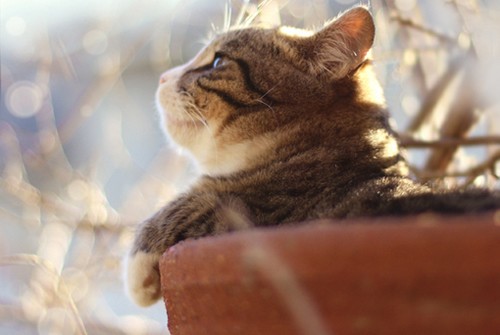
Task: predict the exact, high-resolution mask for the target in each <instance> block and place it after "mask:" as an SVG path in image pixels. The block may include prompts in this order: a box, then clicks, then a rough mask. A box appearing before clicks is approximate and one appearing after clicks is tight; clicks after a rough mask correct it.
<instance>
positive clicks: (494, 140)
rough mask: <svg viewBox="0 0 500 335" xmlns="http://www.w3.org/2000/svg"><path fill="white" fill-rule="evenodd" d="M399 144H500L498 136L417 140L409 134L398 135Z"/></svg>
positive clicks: (425, 145)
mask: <svg viewBox="0 0 500 335" xmlns="http://www.w3.org/2000/svg"><path fill="white" fill-rule="evenodd" d="M399 138H400V144H401V146H402V147H405V148H441V147H449V146H479V145H500V136H495V135H492V136H477V137H467V138H440V139H438V140H419V139H416V138H414V137H412V136H411V135H401V134H400V135H399Z"/></svg>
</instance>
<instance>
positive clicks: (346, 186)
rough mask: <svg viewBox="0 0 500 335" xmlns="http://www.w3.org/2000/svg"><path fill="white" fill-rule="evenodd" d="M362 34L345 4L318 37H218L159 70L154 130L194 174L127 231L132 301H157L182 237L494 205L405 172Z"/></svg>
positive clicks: (366, 35)
mask: <svg viewBox="0 0 500 335" xmlns="http://www.w3.org/2000/svg"><path fill="white" fill-rule="evenodd" d="M373 37H374V25H373V20H372V17H371V15H370V14H369V12H368V11H367V10H366V9H365V8H363V7H357V8H354V9H352V10H350V11H348V12H346V13H345V14H343V15H342V16H340V17H339V18H337V19H336V20H333V21H332V22H330V23H328V24H327V25H326V26H325V27H324V28H323V29H321V30H320V31H318V32H311V31H305V30H297V29H291V28H283V27H280V28H275V29H261V28H246V29H240V30H233V31H229V32H227V33H224V34H222V35H219V36H217V37H216V38H215V39H214V40H213V41H212V42H211V43H210V44H209V45H208V46H207V47H206V48H205V49H203V50H202V51H201V52H200V53H199V54H198V55H197V56H196V57H195V58H194V59H193V60H192V61H191V62H189V63H187V64H185V65H182V66H180V67H177V68H174V69H172V70H169V71H167V72H166V73H165V74H163V76H162V79H161V84H160V86H159V88H158V92H157V101H158V107H159V110H160V112H161V115H162V117H163V123H164V127H165V129H166V132H167V134H168V136H170V137H171V140H173V141H174V142H176V143H177V144H178V145H180V146H182V147H184V148H186V149H187V150H189V151H190V152H191V153H192V155H193V156H194V158H195V159H196V160H197V162H198V163H199V165H200V168H201V170H202V171H203V172H204V174H203V176H202V177H201V178H200V179H199V180H198V182H197V183H196V184H195V185H194V186H192V188H191V189H190V191H189V192H187V193H185V194H182V195H180V196H179V197H178V198H177V199H176V200H175V201H173V202H172V203H170V204H167V205H166V206H165V207H164V208H163V209H162V210H160V211H159V212H158V213H156V214H155V215H154V216H152V217H151V218H150V219H149V220H147V221H146V222H145V223H143V224H142V225H141V226H140V227H139V229H138V232H137V236H136V240H135V243H134V246H133V249H132V252H131V258H130V261H129V264H130V266H129V270H128V271H129V273H128V280H129V282H130V283H129V286H130V290H131V293H132V296H133V297H134V299H135V300H136V301H137V302H138V303H140V304H142V305H148V304H150V303H153V302H154V301H155V300H156V299H157V298H158V292H159V290H158V287H156V288H155V287H154V285H155V284H156V285H159V282H158V278H159V277H158V275H157V271H158V270H157V267H156V266H151V264H156V263H155V261H157V260H158V259H159V257H160V255H161V254H162V253H163V252H164V251H165V250H166V249H167V248H168V247H169V246H171V245H174V244H175V243H178V242H179V241H182V240H184V239H187V238H199V237H203V236H208V235H214V234H220V233H223V232H227V231H231V230H238V229H244V228H248V227H250V226H269V225H282V224H290V223H294V222H299V221H306V220H311V219H318V218H336V219H342V218H347V217H360V216H377V215H402V214H412V213H421V212H425V211H429V210H433V211H439V212H444V213H458V212H464V211H477V210H486V209H490V208H498V207H500V200H499V199H500V198H499V197H498V195H493V194H491V193H488V192H487V191H481V190H479V191H471V192H469V193H458V192H436V191H433V190H431V189H429V188H428V187H426V186H423V185H419V184H417V183H415V182H413V181H412V180H411V179H410V178H409V177H408V168H407V164H406V162H405V161H404V159H403V158H402V157H401V154H400V150H399V147H398V142H397V139H396V138H395V136H394V132H393V131H392V130H391V128H390V127H389V124H388V115H387V112H386V109H385V104H384V98H383V95H382V90H381V89H380V86H379V85H378V83H377V80H376V78H375V76H374V74H373V72H372V69H371V63H370V61H369V60H368V59H367V54H368V52H369V50H370V48H371V46H372V43H373ZM144 260H147V262H144ZM141 262H143V263H141ZM138 263H140V264H138ZM141 264H145V265H144V266H142V267H141ZM138 269H140V271H139V270H138ZM155 274H156V275H155ZM154 280H156V282H154V284H153V286H152V281H154Z"/></svg>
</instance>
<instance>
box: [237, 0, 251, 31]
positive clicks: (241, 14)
mask: <svg viewBox="0 0 500 335" xmlns="http://www.w3.org/2000/svg"><path fill="white" fill-rule="evenodd" d="M249 3H250V1H249V0H244V1H243V4H242V5H241V9H240V12H239V13H238V17H237V18H236V21H235V22H234V27H240V26H241V25H242V23H243V20H244V18H245V14H247V10H248V5H249Z"/></svg>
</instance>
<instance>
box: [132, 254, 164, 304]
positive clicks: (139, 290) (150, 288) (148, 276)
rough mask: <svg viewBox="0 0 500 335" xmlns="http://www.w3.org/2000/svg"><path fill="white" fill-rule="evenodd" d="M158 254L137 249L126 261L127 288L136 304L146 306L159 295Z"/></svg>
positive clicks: (158, 297)
mask: <svg viewBox="0 0 500 335" xmlns="http://www.w3.org/2000/svg"><path fill="white" fill-rule="evenodd" d="M160 256H161V255H159V254H153V253H146V252H143V251H137V252H135V253H134V254H132V255H130V256H129V257H128V259H127V262H126V269H125V279H126V285H127V290H128V292H129V294H130V296H131V298H132V299H133V300H134V301H135V303H136V304H138V305H140V306H143V307H146V306H150V305H152V304H154V303H155V302H156V301H158V299H160V297H161V286H160V271H159V265H158V261H159V260H160Z"/></svg>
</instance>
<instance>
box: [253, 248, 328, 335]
mask: <svg viewBox="0 0 500 335" xmlns="http://www.w3.org/2000/svg"><path fill="white" fill-rule="evenodd" d="M244 260H245V262H246V263H247V264H248V267H249V268H250V270H252V271H256V272H258V273H260V274H261V275H262V276H263V277H264V278H265V279H266V280H267V281H269V282H270V283H271V284H272V286H273V287H274V288H275V289H276V291H277V292H278V293H279V294H280V296H281V297H282V298H283V300H284V302H285V304H286V306H287V307H288V309H289V311H290V313H291V314H292V316H293V320H295V321H296V323H297V326H298V328H299V329H300V330H301V333H302V334H303V335H331V332H329V331H328V329H327V327H326V325H325V324H324V322H323V320H322V319H321V317H320V315H319V313H318V311H317V308H316V306H315V304H314V302H313V301H312V300H311V299H310V297H309V295H308V294H307V292H306V291H305V290H304V289H303V288H302V287H301V285H300V283H299V282H298V281H297V279H296V276H295V275H294V273H293V272H292V271H291V270H290V269H289V268H288V266H287V264H285V263H284V262H283V261H282V260H281V259H279V257H278V256H277V255H276V254H275V253H274V252H272V251H271V250H270V249H269V248H265V247H262V246H261V245H258V246H257V245H256V246H253V247H250V248H249V249H248V250H247V251H246V253H245V254H244Z"/></svg>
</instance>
